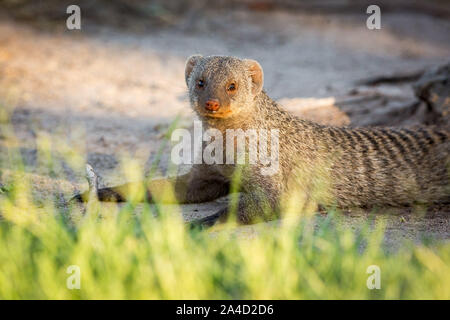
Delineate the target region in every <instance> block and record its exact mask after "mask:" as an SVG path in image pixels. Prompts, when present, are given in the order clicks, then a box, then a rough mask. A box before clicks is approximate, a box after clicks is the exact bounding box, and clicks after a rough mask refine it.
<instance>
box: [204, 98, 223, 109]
mask: <svg viewBox="0 0 450 320" xmlns="http://www.w3.org/2000/svg"><path fill="white" fill-rule="evenodd" d="M205 108H206V110H209V111H217V110H219V108H220V104H219V101H217V100H216V99H211V100H208V101H206V103H205Z"/></svg>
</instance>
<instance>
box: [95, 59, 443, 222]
mask: <svg viewBox="0 0 450 320" xmlns="http://www.w3.org/2000/svg"><path fill="white" fill-rule="evenodd" d="M185 79H186V84H187V87H188V90H189V100H190V105H191V107H192V109H193V110H194V112H195V113H196V114H197V116H198V118H199V119H200V120H201V121H202V123H203V127H204V128H205V129H208V128H215V129H218V130H219V131H220V132H222V134H223V136H224V137H225V136H226V130H227V129H242V130H247V129H267V130H270V129H274V128H275V129H278V130H279V159H278V160H279V170H278V172H276V173H275V174H273V175H263V174H261V171H260V166H261V164H253V165H246V166H239V165H233V164H212V165H208V164H198V165H194V166H193V167H192V169H191V170H190V172H189V173H187V174H185V175H180V176H178V177H174V178H167V179H156V180H151V181H150V183H149V184H148V186H149V188H148V195H149V197H150V198H151V197H155V192H159V191H160V190H161V188H162V186H163V185H165V184H172V185H173V186H174V190H175V195H176V201H177V202H178V203H199V202H205V201H211V200H214V199H216V198H218V197H221V196H224V195H227V194H228V193H229V192H230V181H231V179H232V177H233V174H234V173H235V171H236V170H237V168H240V170H241V172H240V174H241V177H240V178H241V183H240V189H239V191H240V192H241V193H240V196H239V200H238V205H237V220H238V222H240V223H244V224H247V223H253V222H255V221H257V220H258V219H263V220H268V219H273V218H274V217H276V216H277V213H279V212H283V210H288V209H289V208H290V209H294V210H295V211H298V212H302V211H303V210H308V209H311V208H317V205H322V206H325V207H327V206H337V207H341V208H347V207H354V206H356V207H373V206H404V205H411V204H413V203H416V202H419V203H433V202H441V201H444V202H446V201H449V200H450V189H449V188H450V156H449V154H450V132H449V131H448V129H444V128H441V129H439V128H433V127H422V128H418V129H414V130H413V129H407V128H403V129H402V128H356V129H351V128H339V127H331V126H324V125H319V124H317V123H313V122H311V121H307V120H304V119H300V118H298V117H296V116H294V115H292V114H290V113H288V112H287V111H285V110H283V108H282V107H281V106H280V105H278V104H277V103H276V102H275V101H274V100H272V99H271V98H270V97H269V96H268V95H267V94H266V92H265V91H264V90H263V70H262V68H261V66H260V64H259V63H258V62H257V61H255V60H250V59H239V58H235V57H227V56H208V57H202V56H200V55H194V56H191V57H190V58H189V59H188V60H187V62H186V68H185ZM226 152H227V150H226V148H224V153H226ZM128 186H129V185H122V186H118V187H113V188H104V189H100V190H99V199H100V200H103V201H108V200H117V201H122V200H124V199H125V198H126V190H127V187H128ZM155 198H157V197H155ZM227 212H228V208H226V209H224V210H221V211H220V212H217V213H216V214H215V215H213V216H211V217H210V218H206V219H204V220H203V222H204V223H205V224H208V223H211V224H212V223H214V222H215V220H217V219H218V218H220V217H224V216H226V214H227Z"/></svg>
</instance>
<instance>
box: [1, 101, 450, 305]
mask: <svg viewBox="0 0 450 320" xmlns="http://www.w3.org/2000/svg"><path fill="white" fill-rule="evenodd" d="M5 110H6V109H3V111H2V112H1V114H2V119H1V128H2V134H3V140H4V141H3V142H4V144H5V145H8V143H6V142H5V141H9V140H13V133H12V132H13V130H12V129H11V126H10V123H9V119H8V117H9V116H8V112H7V111H5ZM49 139H50V140H49V141H48V143H38V144H37V146H38V148H43V149H45V150H38V155H41V156H42V157H43V158H44V160H43V163H45V164H47V165H48V166H50V167H52V169H54V168H53V166H55V163H56V162H55V161H52V159H51V157H52V153H51V152H49V151H48V150H50V149H52V148H56V146H55V145H54V144H52V141H51V137H49ZM11 145H12V146H15V144H11ZM57 145H58V148H60V150H62V152H63V153H64V154H65V155H66V156H67V157H70V159H72V160H71V161H72V162H69V163H74V161H75V160H74V159H77V160H76V161H75V162H77V161H78V162H82V161H83V157H82V156H81V155H80V156H78V157H73V155H74V154H76V150H71V149H70V147H69V146H62V142H61V141H59V140H58V144H57ZM5 150H7V152H8V156H7V157H4V158H2V159H6V160H3V161H5V162H6V163H2V167H3V168H5V167H6V168H9V170H10V171H12V172H13V179H11V180H10V181H9V182H8V184H7V185H4V186H2V188H1V192H0V216H1V218H0V299H449V298H450V272H449V271H450V245H449V244H433V243H430V244H427V245H426V246H414V245H412V244H410V245H409V246H403V247H402V248H401V249H400V250H398V251H396V252H395V253H387V252H386V250H385V248H383V245H382V241H383V235H384V230H383V227H382V226H381V227H379V228H377V229H376V230H375V231H374V230H370V227H369V225H368V224H364V225H361V226H360V228H357V229H358V230H357V231H354V230H350V229H344V228H341V227H340V226H339V225H338V224H337V223H334V222H335V221H336V218H337V217H338V216H339V214H340V213H339V212H331V213H329V215H328V216H327V217H326V218H325V219H323V221H322V222H320V223H319V225H318V226H317V225H315V224H314V223H313V222H314V218H313V217H299V218H290V219H286V220H285V221H283V222H282V223H281V224H280V226H278V227H276V228H266V229H262V230H263V231H262V232H260V233H259V234H258V235H257V236H254V237H251V238H247V239H244V238H243V237H238V236H235V235H234V234H233V233H230V232H228V231H227V230H221V231H220V230H215V231H214V230H212V231H199V230H189V229H188V228H186V227H185V224H184V222H183V221H182V218H181V213H180V210H179V208H176V207H172V208H173V209H170V210H169V209H165V208H166V207H164V206H161V205H159V204H156V206H157V209H158V210H157V211H158V212H159V214H158V215H157V216H155V215H154V210H153V209H154V205H149V204H144V205H143V206H142V210H140V212H137V210H136V206H137V203H136V202H134V201H133V200H132V199H137V198H139V197H133V196H131V197H130V199H131V200H130V201H129V202H127V203H126V204H125V205H123V206H120V207H119V206H116V205H108V206H104V205H100V204H98V203H91V204H90V205H88V206H87V210H86V211H85V212H84V209H83V208H80V207H79V206H76V205H73V206H72V205H69V206H61V205H57V204H56V203H55V201H53V199H49V200H48V201H47V202H45V203H37V202H36V201H35V200H34V199H33V196H32V195H31V194H32V193H31V188H32V186H31V184H30V182H29V181H28V179H27V175H26V169H25V168H24V166H23V164H22V162H21V160H20V156H19V155H18V154H17V148H15V147H6V149H5ZM68 150H71V152H68ZM74 166H75V167H77V168H80V167H82V164H79V165H76V164H75V163H74ZM54 171H55V172H57V170H50V172H54ZM142 171H143V170H141V169H140V168H139V166H138V165H137V164H136V163H133V161H131V160H130V161H128V162H125V163H124V174H125V175H126V176H127V177H129V178H130V179H136V178H138V177H139V176H140V175H141V172H142ZM134 192H137V193H140V192H142V190H135V191H134ZM72 265H75V266H78V267H79V268H80V276H81V278H80V280H81V282H80V283H81V288H80V289H69V288H68V287H67V281H68V278H69V277H70V276H71V274H70V273H67V269H68V267H69V266H72ZM370 265H377V266H379V267H380V269H381V289H379V290H377V289H374V290H369V289H368V288H367V285H366V282H367V279H368V277H369V276H370V274H367V273H366V270H367V267H369V266H370Z"/></svg>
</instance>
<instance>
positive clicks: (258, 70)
mask: <svg viewBox="0 0 450 320" xmlns="http://www.w3.org/2000/svg"><path fill="white" fill-rule="evenodd" d="M244 62H245V64H246V65H247V68H248V71H249V73H250V76H251V77H252V82H253V88H252V93H253V94H254V95H255V96H256V95H257V94H258V93H260V92H261V90H262V88H263V84H264V73H263V69H262V67H261V65H260V64H259V63H258V61H256V60H251V59H245V60H244Z"/></svg>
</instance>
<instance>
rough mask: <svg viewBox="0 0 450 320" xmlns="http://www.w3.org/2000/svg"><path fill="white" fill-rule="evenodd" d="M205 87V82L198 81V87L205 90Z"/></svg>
mask: <svg viewBox="0 0 450 320" xmlns="http://www.w3.org/2000/svg"><path fill="white" fill-rule="evenodd" d="M204 86H205V81H203V80H198V81H197V87H199V88H203V87H204Z"/></svg>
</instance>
